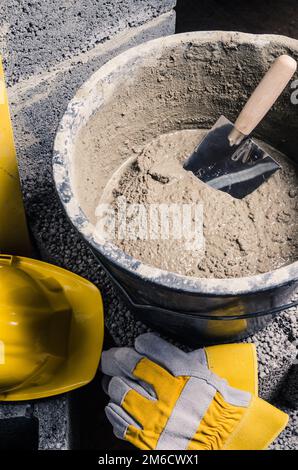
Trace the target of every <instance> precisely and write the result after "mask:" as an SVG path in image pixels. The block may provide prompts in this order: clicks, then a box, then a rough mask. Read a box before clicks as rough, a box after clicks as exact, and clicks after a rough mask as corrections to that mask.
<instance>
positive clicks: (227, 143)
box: [184, 55, 297, 199]
mask: <svg viewBox="0 0 298 470" xmlns="http://www.w3.org/2000/svg"><path fill="white" fill-rule="evenodd" d="M296 68H297V63H296V61H295V60H294V59H293V58H292V57H290V56H287V55H281V56H280V57H278V58H277V59H276V60H275V61H274V63H273V64H272V66H271V67H270V69H269V70H268V72H267V73H266V75H265V76H264V77H263V79H262V80H261V82H260V83H259V85H258V86H257V88H256V89H255V90H254V92H253V94H252V95H251V97H250V98H249V100H248V101H247V103H246V105H245V106H244V108H243V109H242V111H241V113H240V114H239V116H238V118H237V120H236V122H235V124H232V123H231V122H230V121H229V120H228V119H227V118H225V117H224V116H221V117H220V118H219V119H218V121H217V122H216V124H215V125H214V126H213V127H212V129H211V130H210V131H209V132H208V134H207V135H206V136H205V137H204V139H203V140H202V141H201V142H200V144H199V145H198V146H197V147H196V148H195V150H194V151H193V153H192V154H191V155H190V157H188V159H187V160H186V162H185V163H184V168H185V169H186V170H188V171H192V172H193V173H194V175H195V176H196V177H198V178H199V179H200V180H202V181H203V182H205V183H207V184H208V185H209V186H211V187H213V188H215V189H219V190H221V191H224V192H226V193H229V194H230V195H231V196H233V197H235V198H238V199H242V198H243V197H245V196H247V195H248V194H250V193H251V192H253V191H254V190H255V189H257V188H258V187H259V186H260V185H261V184H262V183H264V182H265V181H266V180H267V179H268V178H269V177H270V176H272V175H273V174H274V173H275V172H276V171H277V170H279V169H280V168H281V167H280V165H279V164H278V163H277V162H276V161H275V160H274V159H273V158H272V157H270V155H268V153H267V152H265V151H264V150H263V149H262V148H261V147H260V146H259V145H258V144H257V143H256V142H255V141H254V140H252V139H251V138H250V137H249V135H250V134H251V132H252V131H253V130H254V129H255V128H256V126H257V125H258V124H259V123H260V122H261V120H262V119H263V117H264V116H265V115H266V114H267V112H268V111H269V110H270V108H271V107H272V105H273V104H274V103H275V101H276V100H277V98H278V97H279V96H280V94H281V93H282V91H283V90H284V89H285V87H286V86H287V84H288V82H289V81H290V79H291V77H292V76H293V75H294V73H295V71H296Z"/></svg>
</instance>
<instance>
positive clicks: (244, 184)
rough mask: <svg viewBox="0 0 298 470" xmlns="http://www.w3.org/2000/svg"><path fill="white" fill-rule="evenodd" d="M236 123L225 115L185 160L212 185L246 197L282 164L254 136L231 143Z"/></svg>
mask: <svg viewBox="0 0 298 470" xmlns="http://www.w3.org/2000/svg"><path fill="white" fill-rule="evenodd" d="M233 128H234V126H233V124H232V123H231V122H230V121H229V120H228V119H226V118H225V117H224V116H221V117H220V118H219V119H218V121H217V122H216V124H215V125H214V126H213V127H212V129H211V130H210V131H209V132H208V134H207V135H206V136H205V137H204V139H203V140H202V141H201V143H200V144H199V145H198V146H197V147H196V148H195V150H194V152H193V153H192V154H191V155H190V157H189V158H188V159H187V160H186V162H185V163H184V168H185V169H186V170H188V171H192V172H193V173H194V175H195V176H196V177H197V178H199V179H200V180H202V181H204V183H207V184H208V185H209V186H211V187H213V188H215V189H219V190H221V191H224V192H226V193H229V194H230V195H231V196H233V197H235V198H238V199H242V198H243V197H245V196H247V195H248V194H250V193H252V192H253V191H254V190H255V189H257V188H258V187H259V186H260V185H261V184H262V183H264V182H265V181H266V180H267V179H268V178H269V177H270V176H271V175H273V174H274V173H275V172H276V171H277V170H279V169H280V168H281V167H280V165H279V164H278V163H277V162H276V161H275V160H274V159H273V158H271V157H270V155H268V153H267V152H265V150H263V149H262V148H261V147H260V146H259V145H257V144H256V142H254V141H253V140H252V139H251V138H249V137H246V138H245V139H244V140H243V141H242V142H241V144H240V145H233V146H230V143H229V140H228V136H229V134H230V132H231V130H232V129H233Z"/></svg>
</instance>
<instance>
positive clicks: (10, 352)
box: [0, 255, 104, 401]
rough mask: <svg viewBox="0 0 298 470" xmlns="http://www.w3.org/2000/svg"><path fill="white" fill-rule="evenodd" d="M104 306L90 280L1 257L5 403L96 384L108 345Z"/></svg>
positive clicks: (0, 372) (0, 374)
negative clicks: (103, 350) (104, 347)
mask: <svg viewBox="0 0 298 470" xmlns="http://www.w3.org/2000/svg"><path fill="white" fill-rule="evenodd" d="M103 331H104V326H103V304H102V298H101V295H100V292H99V291H98V289H97V288H96V287H95V286H94V285H93V284H91V283H90V282H89V281H87V280H85V279H83V278H81V277H79V276H77V275H76V274H73V273H71V272H69V271H65V270H64V269H61V268H58V267H56V266H53V265H50V264H47V263H43V262H41V261H36V260H33V259H29V258H23V257H17V256H8V255H0V400H2V401H8V400H9V401H12V400H13V401H15V400H32V399H35V398H42V397H48V396H52V395H56V394H59V393H64V392H68V391H70V390H73V389H75V388H78V387H81V386H82V385H85V384H87V383H88V382H90V381H91V380H92V379H93V377H94V375H95V373H96V370H97V367H98V363H99V360H100V355H101V351H102V344H103Z"/></svg>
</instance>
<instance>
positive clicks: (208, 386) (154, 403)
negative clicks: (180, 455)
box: [102, 333, 287, 450]
mask: <svg viewBox="0 0 298 470" xmlns="http://www.w3.org/2000/svg"><path fill="white" fill-rule="evenodd" d="M230 346H231V345H228V346H225V345H224V346H221V348H222V351H224V348H225V347H227V348H229V347H230ZM233 346H236V345H233ZM239 346H242V345H239ZM247 346H248V347H249V348H250V349H251V350H252V347H251V346H249V345H246V349H248V348H247ZM216 348H220V347H216ZM210 349H211V348H210ZM217 351H218V350H217ZM246 352H247V351H246ZM207 357H208V352H207V354H206V352H205V351H204V350H202V349H201V350H197V351H194V352H192V353H184V352H183V351H181V350H179V349H178V348H175V347H174V346H172V345H170V344H169V343H167V342H166V341H164V340H162V339H161V338H159V337H157V336H155V335H153V334H151V333H148V334H145V335H142V336H140V337H139V338H137V340H136V343H135V349H132V348H114V349H112V350H110V351H107V352H105V353H103V357H102V370H103V372H104V373H105V374H107V375H109V376H113V378H112V379H111V381H110V383H109V386H108V393H109V395H110V397H111V401H110V403H109V405H108V406H107V408H106V414H107V417H108V419H109V420H110V421H111V423H112V425H113V428H114V432H115V434H116V436H117V437H119V438H121V439H126V440H127V441H129V442H131V443H132V444H134V445H135V446H136V447H139V448H140V449H144V450H152V449H157V450H166V449H169V450H186V449H188V450H194V449H196V450H218V449H264V448H266V447H267V446H268V445H269V444H270V442H272V440H273V439H274V438H275V437H276V436H277V435H278V434H279V432H280V431H281V430H282V429H283V428H284V426H285V425H286V423H287V415H285V414H284V413H283V412H281V411H279V410H277V409H276V408H274V407H273V406H271V405H270V404H268V403H266V402H265V401H263V400H261V399H260V398H258V397H256V396H254V395H253V394H252V393H250V392H249V391H243V390H239V389H236V388H233V387H231V386H230V385H228V383H227V382H226V381H225V380H223V379H221V378H220V377H218V376H217V375H215V374H214V373H212V372H211V371H210V370H209V369H208V367H207V365H208V364H207V362H208V361H207ZM204 361H205V364H204ZM216 362H217V361H215V360H213V367H214V364H215V363H216ZM237 362H238V363H239V357H238V359H236V360H235V364H237ZM217 366H218V363H217ZM219 368H220V367H219ZM245 372H246V371H245ZM250 373H251V376H252V375H253V377H255V371H252V369H251V370H250ZM240 375H242V376H244V374H243V373H242V374H240ZM232 376H233V373H232ZM234 380H235V376H234ZM240 382H242V379H241V378H240ZM248 382H250V384H249V386H248V387H247V388H251V387H252V388H255V383H254V384H253V385H252V383H253V382H254V379H253V381H248ZM246 385H248V384H246ZM251 391H253V390H251Z"/></svg>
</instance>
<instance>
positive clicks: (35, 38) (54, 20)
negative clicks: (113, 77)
mask: <svg viewBox="0 0 298 470" xmlns="http://www.w3.org/2000/svg"><path fill="white" fill-rule="evenodd" d="M175 3H176V0H163V1H160V0H62V1H61V0H50V1H48V0H30V2H28V1H27V0H1V2H0V38H1V39H0V50H1V51H2V53H3V55H4V60H5V66H6V71H7V78H8V80H9V83H16V82H17V81H19V80H20V79H21V78H26V77H29V76H31V75H33V74H35V73H39V72H41V71H44V70H50V69H51V68H52V67H53V66H54V65H55V64H56V63H57V62H60V61H65V60H66V59H72V58H73V57H74V56H75V55H77V54H81V53H84V52H87V51H90V50H91V49H93V48H94V47H95V46H97V45H98V44H100V43H104V42H105V41H107V40H108V39H111V37H113V36H114V35H115V34H116V33H118V32H120V31H123V30H125V29H126V28H128V27H135V26H139V25H142V24H144V23H146V22H147V21H150V20H151V19H152V18H155V17H158V16H160V15H161V14H163V13H166V12H168V11H171V10H172V9H173V7H174V6H175Z"/></svg>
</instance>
